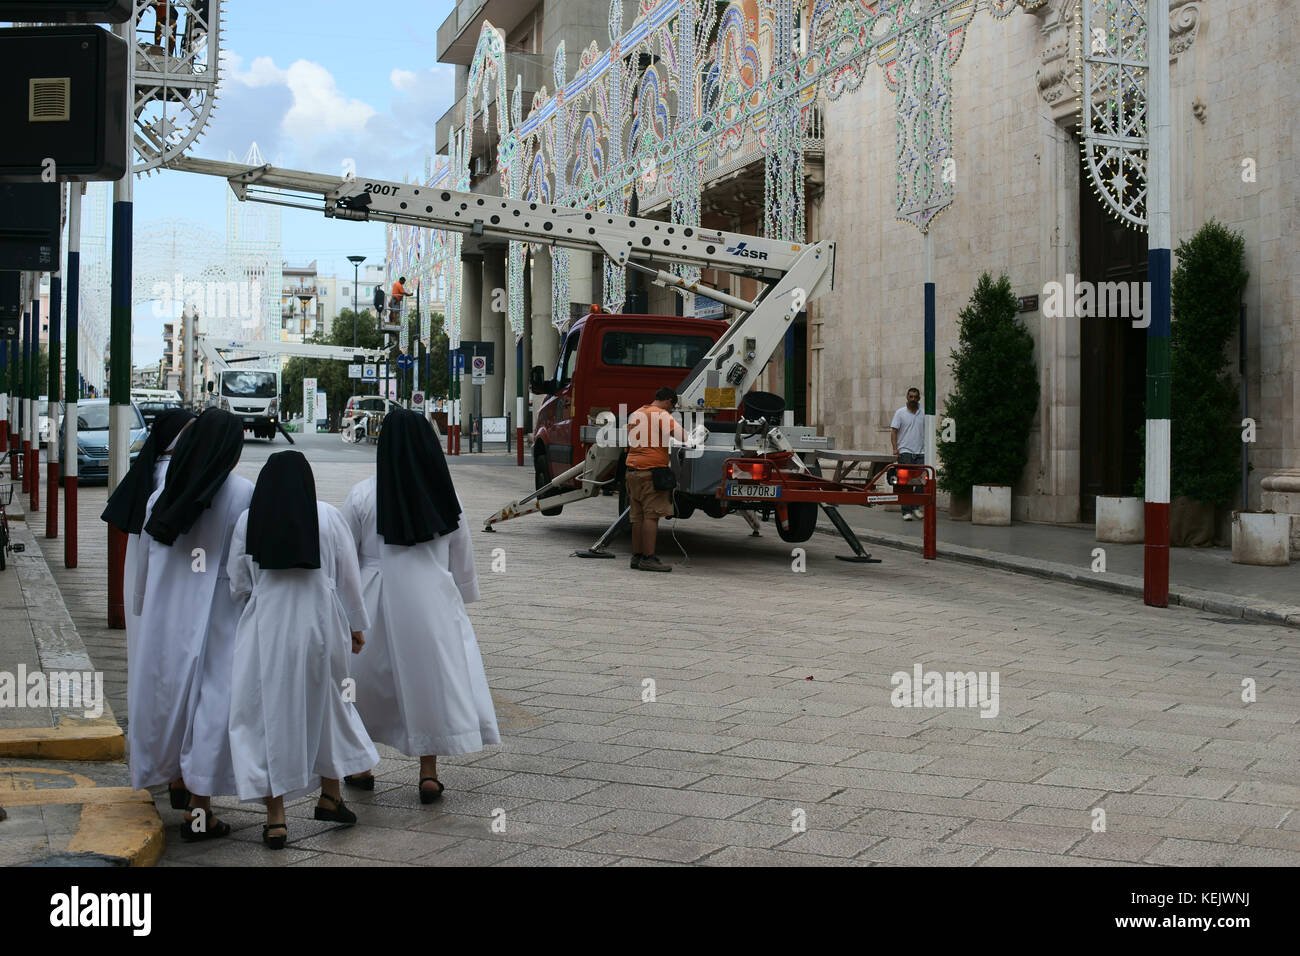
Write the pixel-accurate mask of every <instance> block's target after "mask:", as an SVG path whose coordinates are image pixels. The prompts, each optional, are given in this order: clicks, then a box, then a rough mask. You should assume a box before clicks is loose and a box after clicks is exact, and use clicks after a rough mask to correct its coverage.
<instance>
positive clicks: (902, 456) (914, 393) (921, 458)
mask: <svg viewBox="0 0 1300 956" xmlns="http://www.w3.org/2000/svg"><path fill="white" fill-rule="evenodd" d="M889 440H890V441H891V442H893V444H894V455H895V456H896V457H897V458H898V463H899V464H900V465H923V464H925V414H924V413H923V412H922V411H921V391H920V389H917V388H909V389H908V390H907V404H906V405H904V406H903V407H902V408H900V409H899V410H898V411H896V412H894V420H893V421H891V422H890V423H889ZM914 511H919V512H921V513H922V514H924V513H925V509H924V508H920V507H916V506H914V505H903V520H904V521H912V520H914V515H913V512H914Z"/></svg>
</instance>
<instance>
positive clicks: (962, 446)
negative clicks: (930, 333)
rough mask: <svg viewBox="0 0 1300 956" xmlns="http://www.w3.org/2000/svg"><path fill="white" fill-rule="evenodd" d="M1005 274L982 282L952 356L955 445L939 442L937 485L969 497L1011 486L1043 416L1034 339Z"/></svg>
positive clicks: (950, 410)
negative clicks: (974, 489) (976, 488)
mask: <svg viewBox="0 0 1300 956" xmlns="http://www.w3.org/2000/svg"><path fill="white" fill-rule="evenodd" d="M1017 312H1018V303H1017V301H1016V297H1015V296H1014V295H1013V294H1012V292H1011V280H1010V279H1008V278H1007V277H1006V276H1005V275H1003V276H1001V277H1000V278H999V279H998V280H997V281H996V282H994V281H993V279H992V278H991V277H990V276H989V274H988V273H987V272H986V273H984V274H983V275H981V276H980V279H979V282H978V283H977V284H976V286H975V291H974V292H973V293H972V294H971V297H970V302H969V303H968V304H967V306H966V308H964V309H962V311H961V313H960V315H959V319H960V327H959V335H958V346H957V348H956V349H954V350H953V352H952V373H953V391H952V394H950V395H949V396H948V400H947V402H946V403H945V407H944V415H945V416H947V417H948V418H951V419H953V421H954V422H955V424H956V441H952V442H940V443H939V460H940V461H941V462H942V463H943V472H942V475H941V476H940V479H939V486H940V487H941V488H943V489H944V490H945V491H948V492H952V493H954V494H960V495H965V494H969V493H970V489H971V486H972V485H1014V484H1015V483H1016V482H1017V481H1019V480H1020V474H1021V472H1023V471H1024V470H1025V462H1026V461H1027V460H1028V458H1029V453H1028V450H1027V448H1026V445H1027V443H1028V440H1029V429H1030V427H1031V426H1032V425H1033V421H1034V412H1035V411H1036V410H1037V409H1038V368H1037V366H1036V365H1035V363H1034V339H1033V336H1031V335H1030V334H1029V331H1028V330H1027V329H1026V328H1025V327H1024V326H1023V325H1022V324H1021V323H1020V320H1019V319H1018V318H1017Z"/></svg>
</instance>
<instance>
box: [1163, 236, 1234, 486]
mask: <svg viewBox="0 0 1300 956" xmlns="http://www.w3.org/2000/svg"><path fill="white" fill-rule="evenodd" d="M1177 256H1178V268H1176V269H1175V270H1174V272H1173V276H1172V285H1171V288H1170V292H1171V298H1172V307H1173V318H1172V325H1171V339H1170V343H1169V352H1170V355H1169V373H1170V379H1171V381H1170V393H1169V400H1170V415H1171V425H1170V475H1169V478H1170V492H1171V493H1172V494H1173V495H1174V496H1175V497H1177V496H1180V495H1185V496H1187V497H1189V498H1195V499H1197V500H1198V501H1205V502H1210V503H1212V504H1214V505H1216V506H1218V507H1223V506H1225V505H1227V504H1228V503H1229V502H1231V501H1232V498H1233V495H1234V493H1235V492H1236V489H1237V484H1238V482H1239V480H1240V456H1241V435H1240V428H1241V425H1240V408H1239V406H1238V399H1237V388H1236V386H1235V385H1234V383H1233V379H1232V377H1231V376H1230V374H1229V368H1230V359H1229V355H1228V348H1227V346H1228V343H1229V342H1230V341H1231V340H1232V335H1233V333H1234V332H1235V331H1236V329H1237V317H1238V314H1239V310H1240V308H1241V293H1242V290H1243V289H1244V288H1245V287H1246V281H1247V280H1248V279H1249V278H1250V273H1249V272H1247V271H1246V269H1245V267H1244V264H1243V263H1244V260H1245V256H1246V244H1245V240H1244V239H1243V238H1242V236H1241V235H1240V234H1238V233H1235V232H1233V231H1232V230H1230V229H1228V228H1227V227H1225V226H1223V225H1221V224H1220V223H1218V222H1215V221H1214V220H1210V221H1209V222H1207V223H1206V224H1205V225H1204V226H1202V227H1201V228H1200V230H1199V231H1198V232H1197V233H1196V235H1194V236H1193V237H1192V238H1191V239H1189V240H1187V241H1186V242H1184V243H1181V244H1180V245H1179V246H1178V250H1177Z"/></svg>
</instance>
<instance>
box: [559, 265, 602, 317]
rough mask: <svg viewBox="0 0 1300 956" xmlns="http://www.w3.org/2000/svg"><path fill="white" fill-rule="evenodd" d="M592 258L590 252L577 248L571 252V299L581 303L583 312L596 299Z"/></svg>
mask: <svg viewBox="0 0 1300 956" xmlns="http://www.w3.org/2000/svg"><path fill="white" fill-rule="evenodd" d="M591 260H592V256H591V255H590V254H589V253H586V252H580V251H579V250H577V249H574V250H572V251H571V252H570V253H569V301H571V302H577V303H579V304H580V305H581V306H582V311H583V312H586V311H587V309H588V308H589V307H590V306H591V304H592V302H594V301H595V299H593V298H592V296H593V295H594V294H595V293H594V292H593V291H592V290H593V288H594V286H593V284H592V275H591ZM563 318H565V319H567V318H568V316H567V315H566V316H563Z"/></svg>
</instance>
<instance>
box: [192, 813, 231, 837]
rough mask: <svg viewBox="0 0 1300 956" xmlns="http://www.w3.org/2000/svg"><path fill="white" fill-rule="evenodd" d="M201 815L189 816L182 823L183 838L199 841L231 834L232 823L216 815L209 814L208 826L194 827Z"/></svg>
mask: <svg viewBox="0 0 1300 956" xmlns="http://www.w3.org/2000/svg"><path fill="white" fill-rule="evenodd" d="M199 819H200V818H199V817H187V818H186V819H185V822H184V823H182V824H181V839H182V840H184V841H185V842H186V843H199V842H201V841H203V840H216V839H219V838H220V837H225V836H230V824H229V823H227V822H226V821H225V820H218V819H217V818H216V817H214V816H212V815H211V814H208V822H207V826H205V827H203V829H201V830H196V829H194V824H195V823H196V822H197V821H198V820H199Z"/></svg>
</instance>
